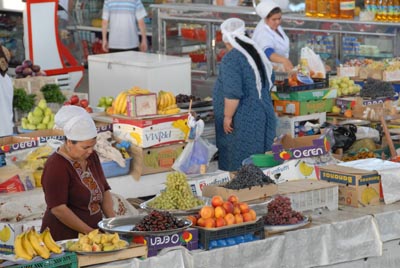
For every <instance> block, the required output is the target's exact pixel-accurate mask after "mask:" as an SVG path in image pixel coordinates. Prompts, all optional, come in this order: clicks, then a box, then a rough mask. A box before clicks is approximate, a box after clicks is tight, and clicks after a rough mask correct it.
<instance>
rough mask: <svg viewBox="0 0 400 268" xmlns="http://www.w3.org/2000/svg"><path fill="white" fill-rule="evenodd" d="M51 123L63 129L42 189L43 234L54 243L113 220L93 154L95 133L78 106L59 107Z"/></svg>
mask: <svg viewBox="0 0 400 268" xmlns="http://www.w3.org/2000/svg"><path fill="white" fill-rule="evenodd" d="M55 124H56V126H58V127H61V128H62V129H63V130H64V134H65V137H66V140H65V143H64V145H62V146H61V147H59V148H58V149H57V151H56V152H55V153H53V154H52V155H51V156H50V157H49V158H48V160H47V161H46V164H45V167H44V170H43V175H42V186H43V192H44V197H45V201H46V204H47V209H46V212H45V214H44V217H43V220H42V228H41V231H43V230H44V229H45V228H46V227H49V228H50V232H51V235H52V236H53V238H54V239H55V240H57V241H59V240H64V239H72V238H77V237H78V234H79V233H82V234H87V233H89V232H90V231H92V230H94V229H96V228H98V227H97V224H98V222H99V221H101V220H102V219H103V216H104V217H107V218H108V217H114V216H115V213H114V210H113V202H112V196H111V193H110V186H109V185H108V183H107V181H106V178H105V176H104V173H103V169H102V167H101V164H100V160H99V157H98V155H97V153H96V152H95V151H94V149H93V148H94V145H95V144H96V136H97V130H96V126H95V124H94V122H93V119H92V118H91V117H90V115H89V114H88V113H87V112H86V111H85V110H84V109H83V108H81V107H77V106H72V105H70V106H63V107H62V108H61V109H60V110H59V111H58V112H57V114H56V116H55Z"/></svg>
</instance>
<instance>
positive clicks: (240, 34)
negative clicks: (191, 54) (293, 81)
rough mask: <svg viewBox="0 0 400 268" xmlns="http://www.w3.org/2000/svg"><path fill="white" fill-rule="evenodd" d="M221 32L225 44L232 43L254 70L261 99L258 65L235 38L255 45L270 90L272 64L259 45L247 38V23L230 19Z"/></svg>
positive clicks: (224, 23)
mask: <svg viewBox="0 0 400 268" xmlns="http://www.w3.org/2000/svg"><path fill="white" fill-rule="evenodd" d="M221 32H222V39H223V41H224V42H225V43H230V44H231V45H232V46H233V47H234V48H236V49H237V50H239V51H240V53H242V54H243V55H245V56H246V59H247V61H248V63H249V64H250V66H251V67H252V68H253V71H254V75H255V76H256V86H257V91H258V96H259V98H261V88H262V82H261V77H260V72H259V71H258V68H257V64H256V63H255V61H254V59H253V57H252V56H251V55H250V54H249V53H248V52H247V51H246V50H245V49H244V48H243V47H242V46H241V45H239V44H238V43H237V42H236V40H235V38H236V37H237V38H239V39H240V40H242V41H243V42H246V43H248V44H251V45H253V47H254V48H255V49H256V50H257V52H258V54H259V55H260V58H261V60H262V62H263V64H264V68H265V75H266V78H267V79H268V83H269V86H270V88H271V87H272V81H271V74H272V65H271V62H270V61H269V60H268V59H267V56H266V55H265V54H264V52H263V51H262V50H261V49H260V48H259V47H258V45H257V44H256V43H255V42H254V41H253V40H251V39H250V38H248V37H247V36H245V23H244V21H243V20H241V19H238V18H230V19H227V20H225V21H224V22H223V23H222V24H221Z"/></svg>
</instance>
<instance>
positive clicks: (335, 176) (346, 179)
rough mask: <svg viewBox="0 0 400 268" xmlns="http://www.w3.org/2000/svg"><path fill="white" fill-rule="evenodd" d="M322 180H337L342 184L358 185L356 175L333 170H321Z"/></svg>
mask: <svg viewBox="0 0 400 268" xmlns="http://www.w3.org/2000/svg"><path fill="white" fill-rule="evenodd" d="M320 179H321V180H325V181H329V182H336V183H340V184H349V185H356V181H357V178H356V176H355V175H350V174H341V173H335V172H331V171H321V177H320Z"/></svg>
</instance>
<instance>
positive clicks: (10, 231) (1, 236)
mask: <svg viewBox="0 0 400 268" xmlns="http://www.w3.org/2000/svg"><path fill="white" fill-rule="evenodd" d="M22 225H23V224H22V222H15V223H14V222H0V252H1V253H4V254H13V253H14V241H15V238H16V237H17V235H19V234H20V233H22Z"/></svg>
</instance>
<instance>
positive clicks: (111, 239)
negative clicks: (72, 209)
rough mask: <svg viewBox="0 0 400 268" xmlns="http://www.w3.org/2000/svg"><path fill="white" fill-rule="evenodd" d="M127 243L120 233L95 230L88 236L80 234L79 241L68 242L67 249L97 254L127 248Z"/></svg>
mask: <svg viewBox="0 0 400 268" xmlns="http://www.w3.org/2000/svg"><path fill="white" fill-rule="evenodd" d="M126 246H127V242H126V241H124V240H121V239H120V237H119V235H118V233H113V234H110V233H100V232H99V229H94V230H93V231H91V232H90V233H88V234H87V235H84V234H79V237H78V240H77V241H73V240H71V241H68V242H67V243H66V248H67V250H69V251H78V252H79V251H81V252H97V251H111V250H117V249H122V248H126Z"/></svg>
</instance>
